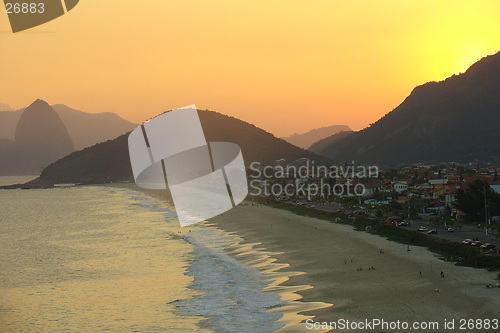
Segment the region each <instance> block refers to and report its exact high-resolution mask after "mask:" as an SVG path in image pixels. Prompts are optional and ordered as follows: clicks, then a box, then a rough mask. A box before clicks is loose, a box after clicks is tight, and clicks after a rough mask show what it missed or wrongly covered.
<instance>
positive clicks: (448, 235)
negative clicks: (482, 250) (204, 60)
mask: <svg viewBox="0 0 500 333" xmlns="http://www.w3.org/2000/svg"><path fill="white" fill-rule="evenodd" d="M299 202H300V203H302V205H303V206H305V207H309V208H312V206H314V209H318V210H323V211H327V212H337V211H338V210H341V209H342V205H341V204H339V203H336V202H333V203H328V204H318V203H313V202H308V201H306V200H299V201H297V202H296V203H292V202H290V203H292V204H293V205H298V203H299ZM343 213H344V214H350V213H352V211H349V210H344V211H343ZM421 226H426V227H427V228H429V230H430V229H436V230H437V231H438V233H437V234H433V235H428V236H429V237H439V238H443V239H449V240H452V241H456V242H462V241H463V240H464V239H467V238H470V239H472V240H476V239H478V240H479V241H481V242H483V243H491V244H493V245H495V246H496V247H497V249H498V248H500V240H499V239H498V238H495V237H494V236H493V235H491V234H489V235H486V234H485V231H484V230H478V229H477V228H474V227H473V226H472V225H467V224H466V225H464V226H463V227H462V228H461V230H460V231H458V230H457V228H454V229H455V232H448V231H447V229H446V228H445V227H444V226H442V227H437V226H435V225H433V224H432V223H431V222H429V221H423V220H415V221H413V222H412V224H411V226H406V227H400V228H408V229H410V230H415V231H417V229H418V228H420V227H421Z"/></svg>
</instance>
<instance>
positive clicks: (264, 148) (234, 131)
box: [35, 110, 329, 184]
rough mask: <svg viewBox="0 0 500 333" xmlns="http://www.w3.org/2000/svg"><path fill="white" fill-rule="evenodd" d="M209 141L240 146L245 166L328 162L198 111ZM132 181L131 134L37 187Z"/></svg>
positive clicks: (82, 156)
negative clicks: (129, 145)
mask: <svg viewBox="0 0 500 333" xmlns="http://www.w3.org/2000/svg"><path fill="white" fill-rule="evenodd" d="M198 114H199V116H200V120H201V123H202V126H203V130H204V132H205V137H206V139H207V141H209V142H210V141H226V142H234V143H236V144H238V145H239V146H240V147H241V149H242V153H243V158H244V160H245V163H246V164H247V165H249V164H250V163H252V162H254V161H258V162H261V163H262V164H263V165H271V164H273V165H274V164H275V162H276V160H277V159H280V158H284V159H286V160H287V161H289V162H292V161H294V160H296V159H299V158H301V157H306V158H310V159H312V160H314V161H315V163H316V165H319V164H321V163H325V164H326V163H329V160H328V159H327V158H324V157H320V156H318V155H316V154H314V153H312V152H309V151H307V150H304V149H301V148H298V147H295V146H293V145H291V144H290V143H288V142H286V141H284V140H282V139H278V138H276V137H275V136H274V135H272V134H271V133H268V132H266V131H264V130H262V129H260V128H257V127H255V126H254V125H251V124H249V123H246V122H244V121H241V120H239V119H236V118H233V117H229V116H225V115H222V114H220V113H217V112H214V111H208V110H204V111H203V110H198ZM120 180H132V170H131V167H130V159H129V154H128V134H126V135H122V136H120V137H118V138H116V139H114V140H109V141H107V142H104V143H99V144H96V145H94V146H92V147H89V148H86V149H83V150H80V151H77V152H74V153H72V154H70V155H69V156H66V157H64V158H62V159H60V160H59V161H57V162H55V163H53V164H52V165H50V166H49V167H47V168H46V169H44V170H43V172H42V174H41V176H40V178H39V179H37V180H36V181H35V183H37V184H54V183H82V182H83V183H100V182H107V181H120Z"/></svg>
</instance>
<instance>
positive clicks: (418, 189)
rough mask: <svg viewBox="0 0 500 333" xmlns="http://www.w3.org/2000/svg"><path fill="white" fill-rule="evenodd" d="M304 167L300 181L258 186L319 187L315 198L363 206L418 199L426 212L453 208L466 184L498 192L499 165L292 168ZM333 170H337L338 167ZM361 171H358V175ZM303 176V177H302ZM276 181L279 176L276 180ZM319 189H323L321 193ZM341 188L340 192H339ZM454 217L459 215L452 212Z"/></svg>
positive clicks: (290, 178)
mask: <svg viewBox="0 0 500 333" xmlns="http://www.w3.org/2000/svg"><path fill="white" fill-rule="evenodd" d="M285 164H286V162H285V161H284V160H278V161H277V163H276V166H275V167H274V168H275V169H276V168H283V166H284V165H285ZM297 165H299V166H302V167H303V166H304V165H307V166H308V168H307V172H306V173H304V172H302V176H301V177H300V179H297V178H298V177H297V174H296V173H293V172H286V173H284V174H283V177H281V179H277V178H274V179H261V182H262V183H261V185H262V186H269V185H270V184H272V183H281V184H295V186H297V185H298V184H299V183H300V184H301V186H304V184H305V185H306V186H307V187H308V188H313V189H314V188H320V189H321V191H315V192H314V193H315V194H316V195H317V196H321V197H323V198H325V199H328V197H329V196H332V195H336V196H354V195H355V196H360V197H362V198H363V200H364V201H365V203H371V204H387V203H389V202H391V201H397V202H398V203H406V202H408V201H410V200H412V199H415V198H418V199H423V200H428V201H429V202H430V207H429V209H430V210H444V209H445V208H446V207H450V209H453V206H454V205H453V203H454V202H455V201H456V193H457V190H458V189H460V188H466V187H467V184H468V183H471V182H473V181H474V180H476V179H481V180H483V181H486V182H488V183H489V185H490V187H491V189H492V190H493V191H495V192H497V193H500V180H499V174H500V166H487V167H475V166H471V165H457V164H454V163H453V164H441V165H439V166H434V165H424V164H415V165H409V166H404V167H400V168H398V169H390V170H389V169H387V170H377V171H378V172H374V171H373V170H374V169H373V167H367V166H355V165H354V164H352V165H347V164H346V165H344V166H343V169H342V170H344V171H345V170H346V169H348V167H349V166H351V167H352V169H353V170H351V171H353V172H344V173H341V174H339V173H338V172H336V173H334V172H330V171H331V170H333V169H332V167H330V168H326V167H323V168H320V167H315V166H314V165H313V166H312V167H311V163H309V161H307V159H301V160H298V161H295V162H294V164H292V166H294V167H295V168H296V167H297ZM335 168H337V169H336V171H338V170H339V169H338V167H335ZM358 171H362V172H358ZM304 174H306V175H307V176H306V177H304ZM278 178H279V177H278ZM323 188H324V189H325V190H323ZM341 189H343V190H341ZM454 213H455V214H457V215H458V214H459V213H460V212H457V211H455V212H454Z"/></svg>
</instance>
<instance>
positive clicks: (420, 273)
mask: <svg viewBox="0 0 500 333" xmlns="http://www.w3.org/2000/svg"><path fill="white" fill-rule="evenodd" d="M418 278H419V279H420V278H422V271H418Z"/></svg>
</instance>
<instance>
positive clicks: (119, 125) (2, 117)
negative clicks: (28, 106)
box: [0, 104, 137, 150]
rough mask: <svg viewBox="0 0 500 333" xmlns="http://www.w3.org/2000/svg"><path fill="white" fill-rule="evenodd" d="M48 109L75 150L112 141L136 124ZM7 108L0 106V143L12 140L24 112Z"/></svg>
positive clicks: (111, 116) (107, 114) (109, 115)
mask: <svg viewBox="0 0 500 333" xmlns="http://www.w3.org/2000/svg"><path fill="white" fill-rule="evenodd" d="M52 108H53V109H54V110H55V111H56V112H57V114H58V115H59V118H61V120H62V122H63V124H64V126H65V127H66V129H67V130H68V133H69V135H70V137H71V140H72V141H73V145H74V146H75V149H77V150H78V149H83V148H85V147H89V146H92V145H93V144H96V143H98V142H104V141H106V140H109V139H114V138H116V137H117V136H119V135H121V134H123V133H126V132H128V131H131V130H132V129H134V128H135V127H137V124H133V123H131V122H129V121H127V120H124V119H122V118H120V117H119V116H118V115H116V114H115V113H111V112H103V113H87V112H83V111H79V110H75V109H72V108H70V107H68V106H66V105H64V104H55V105H52ZM9 109H10V107H9V106H8V105H7V104H0V140H1V139H7V140H14V136H15V131H16V126H17V123H18V122H19V119H20V118H21V115H22V113H23V111H24V110H25V108H22V109H20V110H17V111H11V109H10V110H9Z"/></svg>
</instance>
